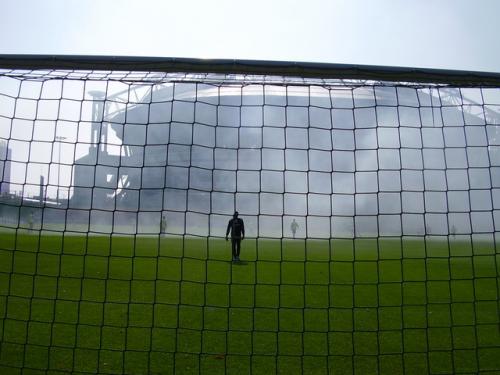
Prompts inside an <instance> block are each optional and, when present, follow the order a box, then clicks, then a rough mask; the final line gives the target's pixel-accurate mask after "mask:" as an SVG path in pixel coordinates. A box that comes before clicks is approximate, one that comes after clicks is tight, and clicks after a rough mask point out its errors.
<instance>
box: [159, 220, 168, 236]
mask: <svg viewBox="0 0 500 375" xmlns="http://www.w3.org/2000/svg"><path fill="white" fill-rule="evenodd" d="M160 229H161V234H163V235H165V231H166V229H167V219H165V215H163V216H162V217H161V221H160Z"/></svg>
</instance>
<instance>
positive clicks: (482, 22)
mask: <svg viewBox="0 0 500 375" xmlns="http://www.w3.org/2000/svg"><path fill="white" fill-rule="evenodd" d="M0 9H1V12H0V35H1V36H0V53H1V54H24V53H26V54H51V55H52V54H78V55H113V56H118V55H128V56H166V57H194V58H221V59H256V60H283V61H308V62H328V63H345V64H368V65H390V66H410V67H425V68H443V69H459V70H478V71H494V72H500V42H499V40H498V29H497V25H498V15H499V14H500V1H498V0H476V1H471V0H439V1H436V0H419V1H407V0H379V1H373V0H307V1H305V0H302V1H298V0H289V1H272V0H253V1H241V0H240V1H235V0H219V1H211V2H209V1H203V0H199V1H195V0H182V1H168V0H163V1H155V0H141V1H136V0H120V1H118V0H116V1H111V0H44V1H40V0H0Z"/></svg>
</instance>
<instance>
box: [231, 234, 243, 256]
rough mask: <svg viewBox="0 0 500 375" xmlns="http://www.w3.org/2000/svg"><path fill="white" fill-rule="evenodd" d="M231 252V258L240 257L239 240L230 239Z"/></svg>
mask: <svg viewBox="0 0 500 375" xmlns="http://www.w3.org/2000/svg"><path fill="white" fill-rule="evenodd" d="M231 250H232V252H233V258H234V257H239V256H240V250H241V238H231Z"/></svg>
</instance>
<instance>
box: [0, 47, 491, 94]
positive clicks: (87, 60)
mask: <svg viewBox="0 0 500 375" xmlns="http://www.w3.org/2000/svg"><path fill="white" fill-rule="evenodd" d="M0 68H1V69H16V70H17V69H71V70H119V71H148V72H165V73H168V72H186V73H189V72H193V73H220V74H255V75H265V76H273V75H277V76H294V77H303V78H323V79H358V80H381V81H393V82H394V81H403V82H420V83H429V82H432V83H435V84H445V85H457V86H458V85H460V86H462V87H464V86H478V85H480V86H483V87H492V86H496V87H498V86H500V73H496V72H482V71H465V70H447V69H429V68H417V67H393V66H377V65H356V64H331V63H317V62H292V61H266V60H238V59H196V58H177V57H142V56H141V57H138V56H97V55H95V56H93V55H28V54H26V55H22V54H20V55H18V54H0Z"/></svg>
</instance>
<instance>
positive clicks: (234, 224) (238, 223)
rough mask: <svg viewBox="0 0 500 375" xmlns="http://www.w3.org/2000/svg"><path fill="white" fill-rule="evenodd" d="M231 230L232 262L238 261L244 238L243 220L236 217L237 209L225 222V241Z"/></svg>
mask: <svg viewBox="0 0 500 375" xmlns="http://www.w3.org/2000/svg"><path fill="white" fill-rule="evenodd" d="M229 232H231V251H232V253H233V262H239V260H240V250H241V241H242V240H244V239H245V224H243V220H241V219H240V218H239V217H238V211H236V212H235V213H234V214H233V218H232V219H231V220H229V223H227V230H226V241H227V236H229Z"/></svg>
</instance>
